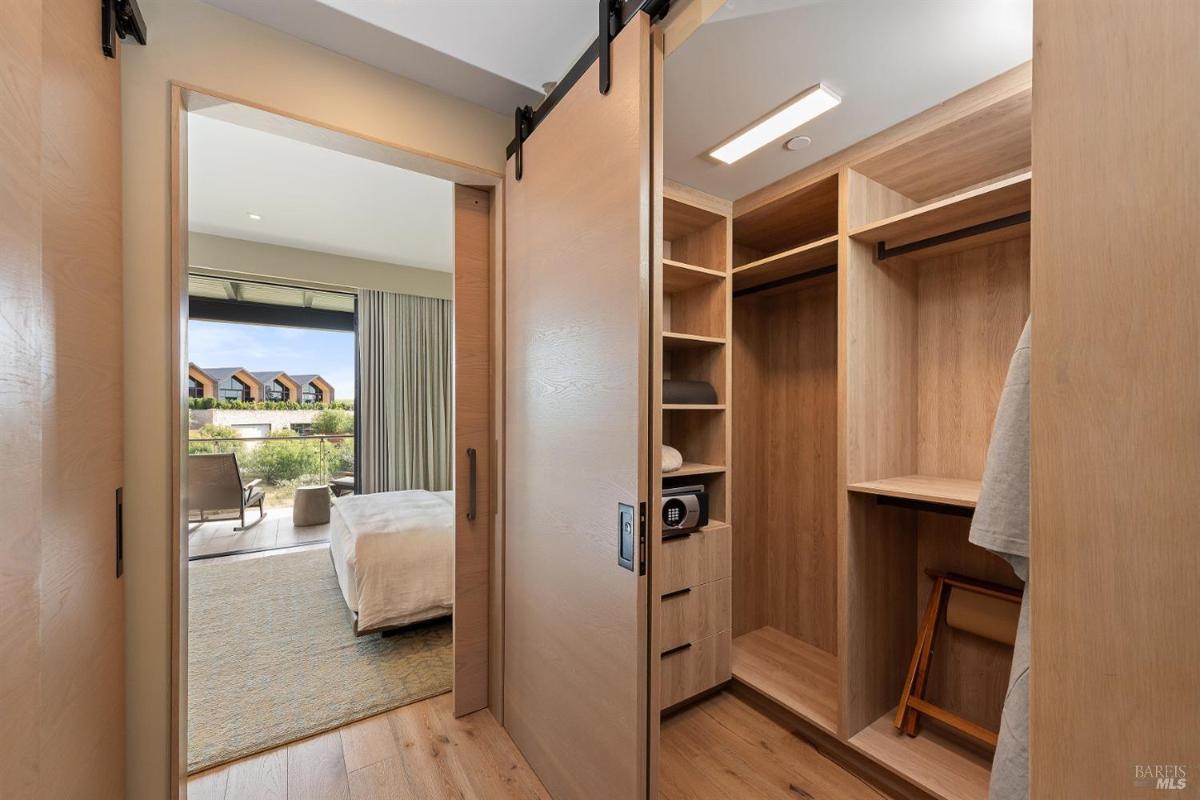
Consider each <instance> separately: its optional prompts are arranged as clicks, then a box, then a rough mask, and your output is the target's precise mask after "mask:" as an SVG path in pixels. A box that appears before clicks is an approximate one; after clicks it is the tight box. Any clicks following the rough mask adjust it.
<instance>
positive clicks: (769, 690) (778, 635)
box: [733, 627, 838, 734]
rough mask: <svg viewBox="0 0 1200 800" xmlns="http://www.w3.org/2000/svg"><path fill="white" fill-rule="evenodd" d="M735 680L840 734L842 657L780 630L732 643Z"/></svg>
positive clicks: (752, 633) (753, 634)
mask: <svg viewBox="0 0 1200 800" xmlns="http://www.w3.org/2000/svg"><path fill="white" fill-rule="evenodd" d="M733 677H734V680H736V681H738V682H739V683H743V684H745V685H746V686H749V687H750V688H751V689H753V690H755V691H756V692H758V693H759V694H762V695H763V696H765V697H768V698H770V699H771V700H773V701H774V702H776V703H778V704H779V705H781V706H783V707H784V708H786V709H787V710H788V711H790V712H792V713H793V714H796V715H797V716H799V717H802V718H804V719H805V720H807V721H809V722H811V723H812V724H814V725H816V726H818V727H820V728H822V729H824V730H825V731H828V732H829V733H832V734H836V733H837V726H838V708H837V703H838V688H837V685H838V661H837V656H835V655H834V654H833V653H830V652H828V651H826V650H822V649H820V648H819V647H813V646H812V645H810V644H808V643H807V642H803V641H801V640H800V639H797V638H795V637H794V636H788V635H787V634H786V633H783V632H782V631H779V630H777V629H775V628H771V627H766V628H759V629H758V630H755V631H750V633H744V634H742V635H741V636H739V637H737V638H736V639H734V640H733Z"/></svg>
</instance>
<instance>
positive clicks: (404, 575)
mask: <svg viewBox="0 0 1200 800" xmlns="http://www.w3.org/2000/svg"><path fill="white" fill-rule="evenodd" d="M329 522H330V525H329V528H330V530H329V554H330V556H331V557H332V558H333V568H334V571H335V572H336V573H337V580H338V585H339V586H340V587H341V590H342V597H343V598H344V599H345V600H346V606H347V607H348V608H349V609H350V612H351V613H352V614H353V615H354V632H355V633H357V634H359V635H362V634H366V633H373V632H376V631H383V630H388V629H391V628H398V627H402V626H405V625H411V624H413V623H415V622H421V621H422V620H428V619H434V618H436V617H443V616H446V615H447V614H449V613H451V611H452V610H453V602H454V493H453V492H427V491H422V490H413V491H404V492H379V493H378V494H361V495H353V496H350V497H339V498H337V499H336V500H334V502H333V508H332V509H331V511H330V519H329Z"/></svg>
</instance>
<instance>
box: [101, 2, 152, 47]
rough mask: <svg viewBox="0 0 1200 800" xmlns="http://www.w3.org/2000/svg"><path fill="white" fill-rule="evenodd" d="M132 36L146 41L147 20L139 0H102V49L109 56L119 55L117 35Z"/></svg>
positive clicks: (137, 39)
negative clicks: (144, 17)
mask: <svg viewBox="0 0 1200 800" xmlns="http://www.w3.org/2000/svg"><path fill="white" fill-rule="evenodd" d="M127 36H132V37H133V39H134V41H135V42H137V43H138V44H142V45H144V44H145V43H146V20H145V19H143V18H142V10H141V9H140V8H138V4H137V0H100V49H101V50H102V51H103V52H104V55H105V56H107V57H108V58H116V57H117V37H120V38H121V40H122V41H124V39H125V37H127Z"/></svg>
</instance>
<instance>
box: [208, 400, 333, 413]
mask: <svg viewBox="0 0 1200 800" xmlns="http://www.w3.org/2000/svg"><path fill="white" fill-rule="evenodd" d="M188 408H190V409H193V410H196V411H204V410H206V409H210V408H215V409H218V410H223V411H325V410H327V409H338V410H339V411H353V410H354V402H353V401H351V400H334V401H333V402H332V403H297V402H295V401H294V400H288V401H286V402H284V401H280V400H261V401H258V402H247V401H245V400H218V399H217V398H215V397H189V398H188Z"/></svg>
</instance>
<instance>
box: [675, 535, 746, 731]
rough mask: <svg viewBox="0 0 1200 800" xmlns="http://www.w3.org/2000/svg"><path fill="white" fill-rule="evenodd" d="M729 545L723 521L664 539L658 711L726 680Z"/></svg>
mask: <svg viewBox="0 0 1200 800" xmlns="http://www.w3.org/2000/svg"><path fill="white" fill-rule="evenodd" d="M730 541H731V531H730V527H729V525H727V524H725V523H723V522H713V523H712V524H711V525H708V526H706V527H704V528H701V529H700V530H697V531H693V532H691V533H688V534H682V535H675V536H671V535H670V534H668V535H667V536H664V538H663V546H662V563H661V565H660V568H659V574H660V575H662V582H661V586H662V606H661V612H660V615H659V624H660V637H659V641H660V644H661V648H662V688H661V691H660V695H659V696H660V698H661V707H662V708H667V707H669V706H673V705H675V704H676V703H680V702H682V701H684V700H687V699H688V698H689V697H693V696H695V695H697V694H699V693H701V692H703V691H706V690H708V689H711V688H713V687H714V686H719V685H720V684H722V683H724V682H726V681H728V680H729V678H730V647H731V638H730V628H731V621H732V613H731V597H732V595H731V592H730V574H731V556H730Z"/></svg>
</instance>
